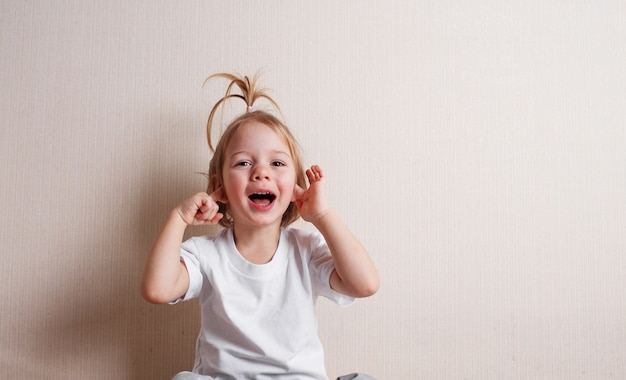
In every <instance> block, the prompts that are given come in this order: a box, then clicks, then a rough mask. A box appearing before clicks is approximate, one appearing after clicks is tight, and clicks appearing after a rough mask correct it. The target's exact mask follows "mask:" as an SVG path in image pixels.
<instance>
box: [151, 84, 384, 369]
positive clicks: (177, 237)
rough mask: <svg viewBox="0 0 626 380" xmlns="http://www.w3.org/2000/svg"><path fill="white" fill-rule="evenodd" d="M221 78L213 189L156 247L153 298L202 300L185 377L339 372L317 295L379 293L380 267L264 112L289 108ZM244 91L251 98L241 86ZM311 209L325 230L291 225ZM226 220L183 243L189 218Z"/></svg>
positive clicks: (319, 174)
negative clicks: (327, 349)
mask: <svg viewBox="0 0 626 380" xmlns="http://www.w3.org/2000/svg"><path fill="white" fill-rule="evenodd" d="M214 77H221V78H226V79H229V80H230V81H231V83H230V85H229V86H228V89H227V91H226V94H225V96H224V97H223V98H222V99H221V100H220V101H219V102H218V103H217V104H216V105H215V106H214V107H213V109H212V110H211V113H210V116H209V121H208V123H207V135H208V142H209V147H210V148H211V151H212V152H213V153H214V155H213V158H212V160H211V162H210V165H209V191H208V193H198V194H195V195H193V196H191V197H190V198H188V199H186V200H184V201H183V202H182V203H180V204H179V205H178V206H177V207H176V208H175V209H174V210H172V212H171V213H170V215H169V217H168V219H167V221H166V223H165V226H164V227H163V229H162V231H161V232H160V233H159V235H158V236H157V239H156V241H155V242H154V246H153V247H152V249H151V251H150V253H149V256H148V259H147V262H146V266H145V269H144V274H143V278H142V282H141V291H142V295H143V297H144V298H145V299H146V300H147V301H149V302H152V303H175V302H177V301H179V300H189V299H194V298H197V299H199V302H200V306H201V311H202V314H201V325H202V326H201V330H200V334H199V336H198V339H197V345H196V360H195V364H194V368H193V372H181V373H179V374H178V375H176V376H175V379H205V380H208V379H216V380H222V379H237V380H239V379H255V380H260V379H285V380H286V379H299V380H301V379H328V377H327V375H326V372H325V369H324V352H323V349H322V345H321V342H320V340H319V337H318V335H317V321H316V318H315V312H314V306H315V301H316V298H317V297H318V296H324V297H327V298H329V299H330V300H332V301H334V302H336V303H337V304H339V305H341V306H347V305H349V304H350V303H352V302H353V300H354V298H355V297H367V296H370V295H372V294H374V293H375V292H376V291H377V289H378V285H379V278H378V272H377V270H376V267H375V266H374V264H373V262H372V260H371V259H370V257H369V255H368V253H367V251H366V250H365V248H364V247H363V246H362V245H361V243H360V242H359V241H358V240H357V238H356V237H355V236H354V235H353V234H352V233H351V232H350V231H349V230H348V228H347V227H346V226H345V225H344V224H343V223H342V221H341V219H340V218H339V216H338V215H337V213H336V212H335V211H334V210H333V209H332V208H331V207H330V205H329V204H328V203H327V199H326V196H325V190H326V189H325V185H326V177H325V176H324V172H323V170H322V169H321V168H320V167H319V166H317V165H313V166H312V167H311V168H309V169H308V170H306V171H304V170H303V168H302V166H301V165H302V164H301V160H300V154H299V152H298V146H297V143H296V141H295V139H294V137H293V136H292V134H291V132H290V131H289V129H288V128H287V126H285V125H284V124H283V123H282V122H281V121H280V120H279V119H278V118H277V117H275V116H273V115H272V114H270V113H268V112H264V111H256V110H253V108H252V107H253V105H254V103H255V101H256V100H257V99H260V98H265V99H266V100H268V101H269V102H270V103H272V104H273V105H274V106H275V107H276V108H277V110H278V111H279V112H280V110H279V109H278V106H277V105H276V103H275V102H274V101H273V100H272V99H271V98H269V97H268V96H267V95H266V94H265V92H264V91H262V90H258V89H257V88H256V79H257V77H254V78H253V79H252V80H250V79H249V78H248V77H244V78H240V77H237V76H234V75H230V74H215V75H213V76H211V77H209V79H211V78H214ZM207 80H208V79H207ZM234 86H237V87H238V88H239V89H240V90H241V94H237V93H232V92H231V90H232V89H233V88H234ZM232 98H240V99H243V100H244V101H245V103H246V106H247V111H246V112H245V113H244V114H242V115H241V116H239V117H238V118H236V119H235V120H234V121H233V122H232V123H231V124H230V125H229V126H228V127H227V128H226V130H225V131H224V133H223V134H222V137H221V139H220V141H219V143H218V144H217V147H215V148H213V144H212V140H211V129H212V124H213V116H214V114H215V112H216V110H217V109H218V108H219V106H220V105H222V104H223V103H224V102H225V101H226V100H228V99H232ZM307 179H308V182H309V184H310V185H309V186H308V188H307V185H306V180H307ZM300 216H302V218H303V219H304V220H305V221H308V222H310V223H312V224H313V225H314V226H315V227H316V228H317V230H318V231H319V233H318V232H315V233H310V232H305V231H302V230H298V229H294V228H288V226H289V225H290V224H291V223H292V222H294V221H295V220H296V219H298V218H299V217H300ZM217 223H220V224H221V225H222V226H224V227H226V228H225V229H223V230H221V232H220V233H219V234H218V235H217V236H215V237H208V236H203V237H193V238H191V239H189V240H187V241H185V242H183V241H182V239H183V234H184V232H185V228H186V227H187V226H188V225H214V224H217ZM341 379H372V377H369V376H367V375H358V374H352V375H346V376H345V377H344V376H342V377H341Z"/></svg>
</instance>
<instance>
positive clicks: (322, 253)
mask: <svg viewBox="0 0 626 380" xmlns="http://www.w3.org/2000/svg"><path fill="white" fill-rule="evenodd" d="M311 248H312V250H311V261H310V263H309V271H310V273H311V278H312V280H313V281H316V282H317V284H316V286H315V288H316V290H317V293H318V294H317V295H319V296H323V297H325V298H328V299H329V300H331V301H333V302H335V303H336V304H337V305H339V306H341V307H347V306H350V305H351V304H352V303H353V302H354V300H355V299H354V297H351V296H347V295H345V294H342V293H339V292H337V291H335V290H333V289H332V288H331V287H330V276H331V274H332V273H333V271H334V270H335V262H334V261H333V257H332V256H331V254H330V250H329V249H328V246H327V245H326V241H325V240H324V238H323V237H322V236H321V234H317V233H316V234H313V236H312V247H311Z"/></svg>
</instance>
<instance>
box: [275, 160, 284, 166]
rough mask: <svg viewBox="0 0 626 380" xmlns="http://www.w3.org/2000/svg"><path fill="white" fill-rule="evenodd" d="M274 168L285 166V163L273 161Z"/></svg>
mask: <svg viewBox="0 0 626 380" xmlns="http://www.w3.org/2000/svg"><path fill="white" fill-rule="evenodd" d="M272 166H285V163H284V162H282V161H272Z"/></svg>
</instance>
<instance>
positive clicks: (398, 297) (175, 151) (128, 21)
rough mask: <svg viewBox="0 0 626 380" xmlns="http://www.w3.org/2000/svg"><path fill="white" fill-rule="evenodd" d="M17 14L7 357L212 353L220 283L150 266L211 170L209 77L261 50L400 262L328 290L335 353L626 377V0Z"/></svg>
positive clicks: (282, 94) (282, 4)
mask: <svg viewBox="0 0 626 380" xmlns="http://www.w3.org/2000/svg"><path fill="white" fill-rule="evenodd" d="M462 3H463V4H465V5H461V4H462ZM0 28H1V29H0V30H1V33H0V87H1V91H2V98H1V101H0V107H1V109H0V114H1V117H0V123H1V125H2V127H1V132H0V133H1V134H0V136H1V138H0V157H1V160H2V161H1V165H0V169H1V172H0V199H1V204H0V206H1V210H2V214H1V215H2V219H1V224H0V247H1V250H2V251H1V252H2V256H1V258H2V264H1V266H0V289H1V292H2V294H1V295H0V339H1V346H0V378H7V379H26V378H46V379H84V378H87V379H168V378H169V377H170V376H171V375H172V374H173V373H175V372H176V371H178V370H182V369H185V368H189V367H190V366H191V364H192V358H193V346H194V343H193V342H194V339H195V335H196V331H197V328H198V326H197V323H198V318H197V312H198V309H197V307H196V306H195V305H194V304H192V303H188V304H185V305H179V306H170V307H168V306H153V305H149V304H147V303H145V302H143V301H142V300H141V298H140V297H139V295H138V281H139V277H140V272H141V268H142V265H143V260H144V258H145V255H146V251H147V250H148V249H149V246H150V244H151V241H152V239H153V238H154V236H155V234H156V233H157V231H158V229H159V227H160V225H161V223H162V222H163V220H164V218H165V216H166V215H167V213H168V211H169V210H170V209H171V208H172V207H173V206H175V205H176V203H177V202H178V201H180V200H181V199H182V198H183V197H185V196H187V195H189V194H191V193H193V192H196V191H198V190H201V189H203V187H204V184H205V182H204V179H203V177H202V176H200V175H198V174H196V172H201V171H204V170H206V168H207V160H208V158H209V155H208V151H207V149H206V146H205V139H204V124H205V120H206V117H207V115H208V111H209V106H210V105H212V102H213V101H214V100H215V95H216V94H217V91H218V88H213V87H210V88H205V89H204V90H203V89H202V87H201V85H202V82H203V80H204V79H205V77H206V76H208V75H209V74H211V73H214V72H218V71H234V72H239V73H244V74H245V73H254V72H255V71H256V70H257V69H259V68H266V73H265V75H264V76H263V83H264V84H265V85H267V86H269V87H271V88H272V89H273V92H272V94H273V95H274V96H275V98H276V100H277V101H278V102H279V104H281V106H282V108H283V111H284V113H285V116H286V118H287V121H288V123H289V124H290V125H291V126H292V128H293V129H294V132H295V134H296V135H297V136H298V138H299V139H300V141H301V143H302V145H303V147H304V150H305V152H306V157H307V162H309V163H314V162H317V163H320V164H321V165H323V166H324V167H325V168H326V169H327V171H328V174H329V176H330V181H329V185H330V189H331V198H332V201H333V203H334V205H335V207H336V209H337V210H338V211H339V212H340V213H341V214H342V215H343V216H344V217H345V220H346V222H347V223H348V224H349V225H350V226H351V227H352V229H353V230H354V231H355V232H356V233H357V234H358V235H359V236H361V237H362V240H363V242H364V243H365V244H366V245H367V247H368V248H369V249H370V251H371V254H372V256H373V257H374V259H375V261H376V262H377V264H378V266H379V268H380V271H381V274H382V280H383V283H382V288H381V290H380V292H379V293H378V294H377V295H376V296H375V297H373V298H371V299H368V300H363V301H361V302H359V303H358V304H356V305H354V306H353V307H351V308H348V309H345V310H341V309H338V308H336V307H334V306H333V305H330V303H328V302H326V301H322V302H320V304H319V317H320V331H321V335H322V338H323V340H324V342H325V343H326V346H327V358H328V359H327V366H328V370H329V373H330V375H331V376H335V375H338V374H341V373H346V372H350V371H355V370H359V371H364V372H369V373H371V374H373V375H375V376H377V377H378V378H380V379H382V380H385V379H387V380H390V379H418V378H419V379H528V378H532V379H557V378H558V379H587V378H590V379H600V378H602V379H610V378H613V379H620V378H624V377H626V364H625V363H626V361H625V360H624V358H625V357H626V290H625V289H626V280H625V279H626V258H625V257H626V255H625V253H626V217H625V215H626V202H625V200H626V198H625V196H626V149H625V146H626V134H625V125H626V123H625V121H626V111H625V109H626V74H625V73H626V71H625V70H624V62H626V5H625V4H624V2H623V1H617V0H615V1H582V0H576V1H539V0H531V1H473V2H472V1H470V2H461V1H401V0H397V1H385V2H382V1H380V2H373V1H372V2H361V1H343V2H335V1H314V2H289V1H269V2H244V1H237V2H230V1H229V2H226V1H220V2H218V1H213V2H209V1H184V2H180V1H170V2H166V1H134V2H133V1H130V2H129V1H121V0H113V1H111V0H106V1H82V0H75V1H70V0H68V1H1V2H0ZM204 232H206V231H204V230H200V229H198V230H193V231H190V233H204ZM209 232H210V231H209Z"/></svg>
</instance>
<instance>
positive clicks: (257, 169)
mask: <svg viewBox="0 0 626 380" xmlns="http://www.w3.org/2000/svg"><path fill="white" fill-rule="evenodd" d="M252 179H253V180H254V181H261V180H269V179H270V171H269V168H268V167H267V165H255V166H254V169H253V170H252Z"/></svg>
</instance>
